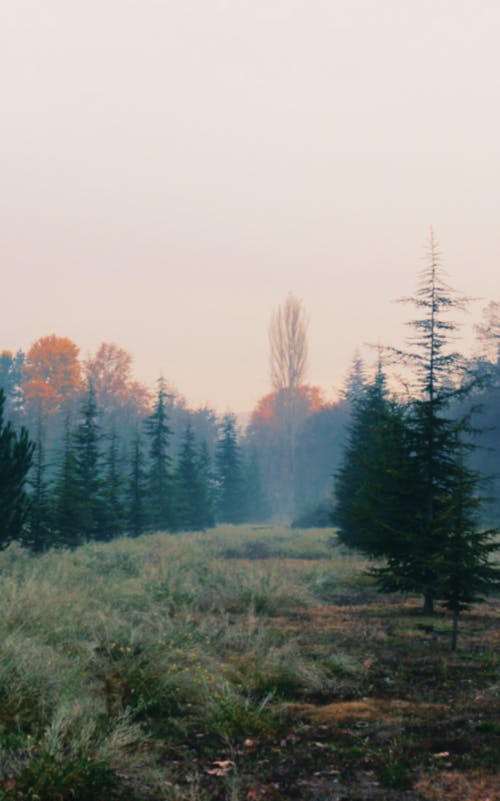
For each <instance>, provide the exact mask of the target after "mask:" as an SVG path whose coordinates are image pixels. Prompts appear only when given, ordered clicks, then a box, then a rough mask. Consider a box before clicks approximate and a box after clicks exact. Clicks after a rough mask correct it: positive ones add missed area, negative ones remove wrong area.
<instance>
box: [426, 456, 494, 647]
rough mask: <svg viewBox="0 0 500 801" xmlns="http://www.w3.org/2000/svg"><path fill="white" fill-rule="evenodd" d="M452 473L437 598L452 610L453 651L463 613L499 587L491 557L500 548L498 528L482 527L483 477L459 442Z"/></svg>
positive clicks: (438, 560)
mask: <svg viewBox="0 0 500 801" xmlns="http://www.w3.org/2000/svg"><path fill="white" fill-rule="evenodd" d="M457 452H458V453H457V458H456V460H455V463H454V465H453V468H452V469H451V471H450V473H451V475H450V488H451V492H450V498H449V506H448V510H447V511H448V514H447V520H446V531H447V536H446V538H445V540H444V542H443V543H442V546H441V548H440V552H439V554H438V556H437V558H436V571H437V573H438V577H439V578H438V582H437V590H436V594H437V597H438V598H439V599H440V600H441V601H442V602H443V603H444V605H445V606H446V607H447V608H448V609H450V610H451V612H452V613H453V629H452V641H451V642H452V646H451V647H452V650H455V649H456V646H457V636H458V620H459V615H460V612H462V611H463V610H464V609H468V608H469V607H470V605H471V604H473V603H475V602H478V601H484V596H485V595H488V594H489V593H491V592H492V591H493V590H498V589H499V588H500V569H499V568H498V566H497V565H495V564H493V563H492V561H491V557H492V555H493V554H494V552H495V551H497V550H498V548H499V547H500V543H499V542H498V540H497V533H498V530H497V529H491V528H490V529H483V528H482V527H481V507H482V504H483V498H482V497H481V495H480V494H479V493H478V489H479V488H480V486H481V484H483V483H484V482H483V480H482V478H481V476H480V475H479V474H478V473H477V472H475V471H474V470H472V469H471V468H470V467H468V465H467V463H466V448H465V447H463V448H462V451H461V450H460V444H458V445H457Z"/></svg>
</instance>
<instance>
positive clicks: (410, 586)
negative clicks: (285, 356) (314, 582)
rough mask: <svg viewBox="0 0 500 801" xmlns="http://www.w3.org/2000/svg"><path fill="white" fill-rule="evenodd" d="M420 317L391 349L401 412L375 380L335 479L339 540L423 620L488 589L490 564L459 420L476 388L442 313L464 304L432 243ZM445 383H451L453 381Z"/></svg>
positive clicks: (463, 420)
mask: <svg viewBox="0 0 500 801" xmlns="http://www.w3.org/2000/svg"><path fill="white" fill-rule="evenodd" d="M408 300H409V301H410V302H411V303H412V304H413V305H414V306H416V308H417V310H418V311H419V312H420V316H419V317H417V319H415V320H412V321H411V322H410V326H411V327H412V328H413V330H414V331H415V334H414V336H413V337H412V338H411V339H410V343H409V345H410V347H409V349H408V350H407V351H393V352H395V353H396V354H397V356H398V359H399V360H401V359H404V360H405V361H406V362H407V363H409V364H411V365H412V366H413V368H414V376H415V380H414V384H413V387H412V391H413V397H412V398H411V400H410V402H409V404H408V407H407V409H402V408H401V407H400V406H399V405H397V404H394V403H392V404H391V405H389V404H388V402H387V398H386V397H385V394H384V391H383V385H381V382H380V377H379V380H378V385H377V382H376V383H375V385H374V387H373V389H372V390H368V391H367V394H365V396H364V399H363V400H362V401H361V403H360V404H358V405H356V406H355V411H354V422H353V426H352V429H351V437H350V440H349V443H348V447H347V450H346V456H345V461H344V465H343V467H342V470H341V471H340V473H339V476H338V481H337V486H336V489H337V504H336V521H337V522H338V523H339V525H340V535H339V536H340V539H341V540H342V541H343V542H345V543H346V544H350V545H352V546H354V547H358V548H360V549H361V550H363V551H364V552H365V553H367V554H368V555H370V556H380V557H383V558H385V560H386V564H385V565H384V566H383V567H381V568H377V569H376V570H374V571H373V573H374V574H375V575H376V577H377V580H378V582H379V587H380V588H381V589H382V590H388V591H391V590H404V591H410V592H421V593H422V594H423V596H424V609H423V611H424V613H426V614H431V613H432V612H433V608H434V600H435V599H441V600H444V601H445V603H446V604H447V605H448V606H449V608H451V609H452V610H453V611H454V615H455V617H456V619H455V626H454V644H455V643H456V623H457V620H458V614H459V612H460V609H461V608H463V607H464V606H465V605H467V604H468V603H470V602H472V600H473V599H474V598H475V597H476V593H477V592H478V591H482V590H484V589H487V588H488V586H493V584H492V582H493V580H494V573H495V571H493V569H492V567H491V565H490V564H489V562H488V555H489V554H490V553H491V551H492V536H493V534H492V532H491V531H489V532H488V531H487V532H480V531H479V527H478V516H477V515H478V511H479V509H480V507H481V503H482V499H481V497H480V492H479V490H480V476H479V475H478V474H477V473H475V472H474V471H473V470H472V469H471V468H470V466H469V464H468V463H467V460H466V458H465V455H466V454H467V455H468V454H469V451H470V450H471V449H473V444H472V441H471V435H472V433H473V427H472V424H471V415H472V412H473V409H470V410H468V411H467V412H466V413H462V414H461V415H460V416H458V417H457V415H456V410H457V406H456V403H457V401H458V400H463V399H464V398H466V397H467V396H468V395H469V393H470V392H471V391H472V389H473V388H474V387H475V386H476V385H477V382H478V378H477V376H470V375H468V373H467V371H466V369H465V364H464V362H463V360H462V359H461V357H460V356H459V355H458V354H457V353H455V352H454V351H453V350H452V349H451V347H450V345H451V341H452V338H453V335H454V333H455V332H456V330H457V323H456V322H454V321H451V320H449V318H448V316H447V315H448V314H449V313H450V312H453V311H457V310H462V309H463V308H464V307H465V304H466V299H464V298H461V297H459V296H457V294H456V293H455V292H454V290H452V289H451V288H450V287H449V286H448V285H447V284H446V283H445V281H444V278H443V271H442V269H441V267H440V263H439V258H438V252H437V247H436V244H435V241H434V238H433V237H432V236H431V241H430V248H429V258H428V263H427V265H426V267H425V268H424V269H423V270H422V272H421V274H420V283H419V287H418V290H417V293H416V294H415V295H414V296H413V297H412V298H409V299H408ZM451 377H453V381H452V380H451Z"/></svg>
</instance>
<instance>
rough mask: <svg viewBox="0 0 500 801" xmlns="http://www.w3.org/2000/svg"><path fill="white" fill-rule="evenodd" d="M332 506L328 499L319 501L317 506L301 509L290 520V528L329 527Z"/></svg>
mask: <svg viewBox="0 0 500 801" xmlns="http://www.w3.org/2000/svg"><path fill="white" fill-rule="evenodd" d="M331 527H332V506H331V503H330V501H329V500H325V501H321V503H318V505H317V506H309V507H307V508H306V509H303V511H302V512H300V513H299V514H298V515H297V517H296V518H295V519H294V520H292V528H331Z"/></svg>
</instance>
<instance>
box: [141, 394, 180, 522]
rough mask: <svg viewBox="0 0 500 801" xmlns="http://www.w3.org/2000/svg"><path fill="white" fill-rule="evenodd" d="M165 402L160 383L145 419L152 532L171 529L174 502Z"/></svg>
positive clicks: (165, 397)
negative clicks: (148, 442)
mask: <svg viewBox="0 0 500 801" xmlns="http://www.w3.org/2000/svg"><path fill="white" fill-rule="evenodd" d="M166 400H167V392H166V388H165V383H164V381H163V379H160V381H159V386H158V393H157V397H156V404H155V408H154V411H153V413H152V414H151V415H150V416H149V417H148V418H147V419H146V434H147V436H148V437H149V440H150V450H149V471H148V477H147V478H148V490H149V499H148V502H149V504H150V514H149V526H150V528H152V529H153V530H166V531H169V530H171V529H172V528H173V526H174V514H173V513H174V498H173V485H172V475H171V470H170V465H171V459H170V456H169V442H170V435H171V430H170V428H169V425H168V414H167V408H166Z"/></svg>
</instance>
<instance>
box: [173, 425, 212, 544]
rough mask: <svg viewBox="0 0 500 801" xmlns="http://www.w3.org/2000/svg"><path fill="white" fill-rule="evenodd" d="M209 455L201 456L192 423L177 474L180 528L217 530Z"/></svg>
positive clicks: (189, 426) (177, 524) (187, 429)
mask: <svg viewBox="0 0 500 801" xmlns="http://www.w3.org/2000/svg"><path fill="white" fill-rule="evenodd" d="M207 456H208V451H207V450H205V449H203V451H202V452H201V454H199V453H198V452H197V448H196V442H195V438H194V434H193V430H192V428H191V425H190V424H189V423H188V425H187V426H186V430H185V432H184V439H183V443H182V447H181V451H180V454H179V459H178V463H177V468H176V471H175V482H176V493H175V495H176V528H178V529H181V530H183V531H199V530H202V529H205V528H207V527H209V526H213V524H214V519H213V504H212V502H211V501H212V499H211V494H210V483H209V482H210V476H209V462H207Z"/></svg>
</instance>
